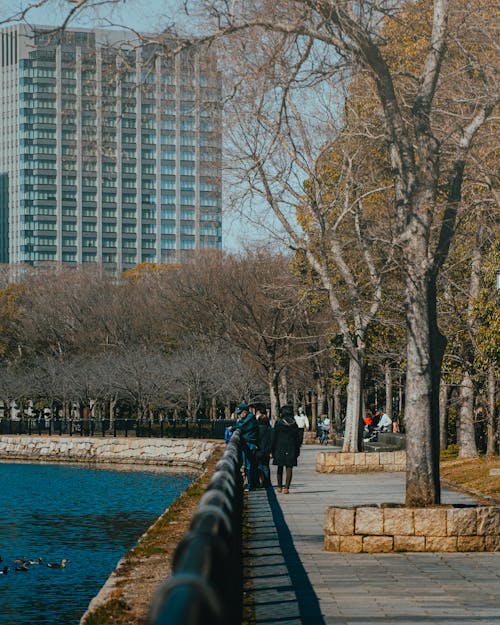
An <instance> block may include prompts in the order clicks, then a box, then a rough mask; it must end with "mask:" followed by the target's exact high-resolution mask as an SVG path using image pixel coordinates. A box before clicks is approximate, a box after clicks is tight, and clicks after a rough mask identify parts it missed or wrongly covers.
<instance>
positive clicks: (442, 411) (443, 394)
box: [439, 378, 448, 449]
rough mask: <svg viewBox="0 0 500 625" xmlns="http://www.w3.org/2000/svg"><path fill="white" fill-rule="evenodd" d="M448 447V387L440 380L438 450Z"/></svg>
mask: <svg viewBox="0 0 500 625" xmlns="http://www.w3.org/2000/svg"><path fill="white" fill-rule="evenodd" d="M447 447H448V385H447V384H446V382H445V381H444V380H443V378H441V381H440V383H439V448H440V449H446V448H447Z"/></svg>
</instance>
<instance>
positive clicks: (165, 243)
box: [161, 239, 175, 250]
mask: <svg viewBox="0 0 500 625" xmlns="http://www.w3.org/2000/svg"><path fill="white" fill-rule="evenodd" d="M161 249H162V250H175V239H162V241H161Z"/></svg>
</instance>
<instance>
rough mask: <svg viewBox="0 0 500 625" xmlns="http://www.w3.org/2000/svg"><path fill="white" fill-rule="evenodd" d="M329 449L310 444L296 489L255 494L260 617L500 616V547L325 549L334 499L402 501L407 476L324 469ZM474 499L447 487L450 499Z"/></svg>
mask: <svg viewBox="0 0 500 625" xmlns="http://www.w3.org/2000/svg"><path fill="white" fill-rule="evenodd" d="M320 449H322V450H323V451H325V450H326V448H325V447H323V448H321V447H320V446H318V445H310V446H309V445H308V446H304V447H303V448H302V454H301V457H300V459H299V462H300V464H299V467H297V468H296V469H295V470H294V476H293V478H294V479H293V481H292V487H291V489H290V494H289V495H285V494H278V493H276V492H275V490H273V489H269V490H268V491H267V492H265V491H262V490H259V491H253V492H250V493H248V509H249V521H250V524H251V532H250V539H249V541H248V543H247V548H246V556H245V572H244V576H245V585H246V587H247V589H248V590H249V592H252V594H253V599H254V605H255V614H256V623H257V624H258V625H386V624H392V625H421V624H425V625H486V624H488V625H500V554H498V553H477V554H474V553H458V554H437V553H436V554H435V553H405V554H378V555H377V554H339V553H327V552H325V551H323V513H324V510H325V508H326V507H327V506H329V505H351V504H369V503H380V502H403V501H404V480H405V478H404V474H403V473H376V474H360V475H335V476H334V475H326V474H319V473H316V472H315V470H314V465H315V458H316V453H317V452H318V451H319V450H320ZM330 449H331V448H330ZM275 471H276V469H275V468H274V467H273V469H272V473H273V475H272V477H273V482H274V483H275V479H276V478H275ZM465 502H470V499H468V498H467V497H465V496H463V495H461V494H459V493H456V492H453V491H449V490H444V491H443V503H465ZM252 588H253V590H250V589H252Z"/></svg>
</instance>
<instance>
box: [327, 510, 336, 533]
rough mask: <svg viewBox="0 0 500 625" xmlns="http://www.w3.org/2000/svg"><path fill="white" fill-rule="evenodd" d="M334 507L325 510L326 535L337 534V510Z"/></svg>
mask: <svg viewBox="0 0 500 625" xmlns="http://www.w3.org/2000/svg"><path fill="white" fill-rule="evenodd" d="M336 509H337V508H334V507H333V506H329V507H328V508H327V509H326V510H325V534H335V510H336Z"/></svg>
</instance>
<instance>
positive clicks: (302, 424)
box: [294, 406, 309, 445]
mask: <svg viewBox="0 0 500 625" xmlns="http://www.w3.org/2000/svg"><path fill="white" fill-rule="evenodd" d="M294 419H295V423H296V424H297V426H298V428H299V440H300V444H301V445H302V443H303V442H304V431H305V430H309V419H308V418H307V415H306V413H305V412H304V408H302V406H299V410H298V413H297V414H296V415H295V417H294Z"/></svg>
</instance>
